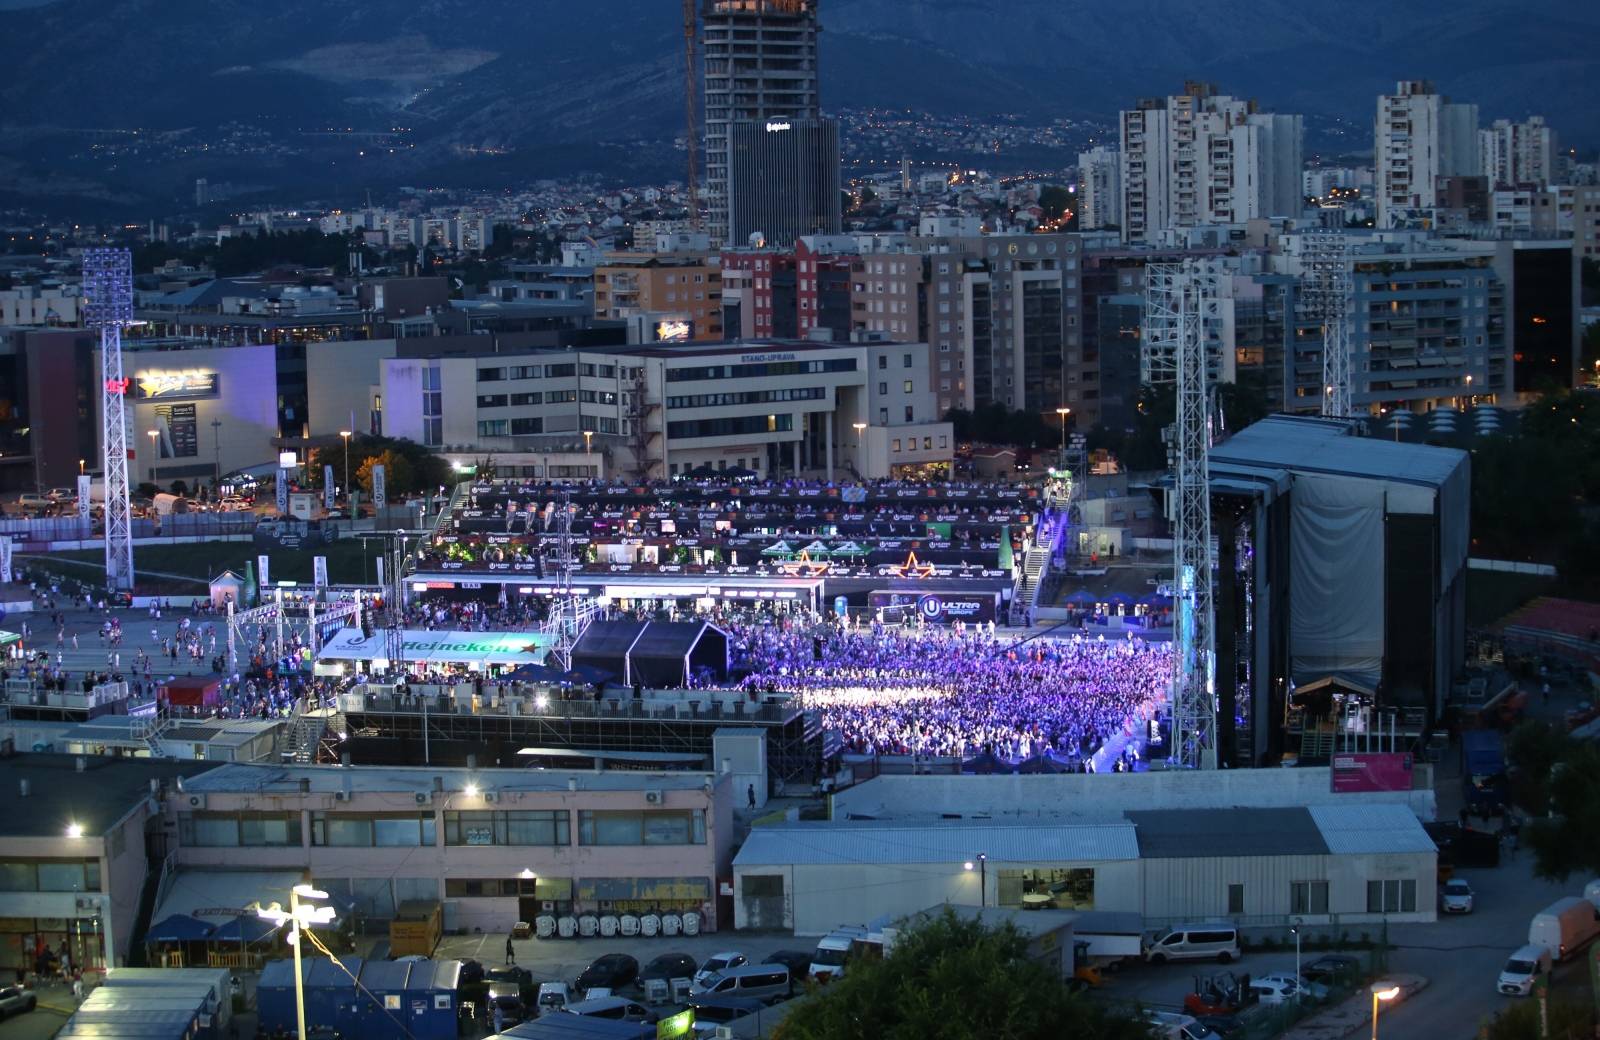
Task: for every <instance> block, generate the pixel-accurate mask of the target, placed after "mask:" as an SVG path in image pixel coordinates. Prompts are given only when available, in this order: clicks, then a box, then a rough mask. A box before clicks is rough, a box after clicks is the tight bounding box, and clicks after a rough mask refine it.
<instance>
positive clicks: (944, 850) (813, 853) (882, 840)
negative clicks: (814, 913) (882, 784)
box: [733, 822, 1139, 867]
mask: <svg viewBox="0 0 1600 1040" xmlns="http://www.w3.org/2000/svg"><path fill="white" fill-rule="evenodd" d="M979 853H983V854H984V855H986V856H987V857H988V860H989V863H990V864H991V865H994V864H999V863H1052V862H1053V863H1062V862H1095V861H1102V860H1131V859H1138V858H1139V845H1138V842H1137V841H1135V839H1134V832H1133V825H1132V824H1129V823H1126V822H1122V823H1105V824H1087V825H1042V826H1033V827H1018V826H1015V825H987V826H986V825H973V824H970V823H960V824H929V825H928V826H922V827H904V826H876V827H867V826H852V827H837V826H832V825H828V824H824V825H821V826H807V825H805V824H788V825H784V826H778V827H757V828H755V829H753V830H752V831H751V832H750V837H749V838H747V839H746V840H745V843H744V847H743V848H742V849H740V850H739V854H738V855H737V856H735V857H734V859H733V862H734V865H735V866H747V867H748V866H769V865H770V866H778V865H788V864H805V865H827V864H850V863H866V864H885V863H962V862H965V861H967V860H970V859H972V858H973V857H974V856H976V855H978V854H979Z"/></svg>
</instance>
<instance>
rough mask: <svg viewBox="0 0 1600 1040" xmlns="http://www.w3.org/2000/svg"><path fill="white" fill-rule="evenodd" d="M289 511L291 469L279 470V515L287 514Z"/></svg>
mask: <svg viewBox="0 0 1600 1040" xmlns="http://www.w3.org/2000/svg"><path fill="white" fill-rule="evenodd" d="M288 513H289V471H288V470H286V469H280V470H278V515H279V516H287V515H288Z"/></svg>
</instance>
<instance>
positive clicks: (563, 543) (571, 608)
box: [545, 487, 599, 670]
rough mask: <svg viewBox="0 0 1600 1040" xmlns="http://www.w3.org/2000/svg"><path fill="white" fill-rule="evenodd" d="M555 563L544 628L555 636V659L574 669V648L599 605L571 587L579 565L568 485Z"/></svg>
mask: <svg viewBox="0 0 1600 1040" xmlns="http://www.w3.org/2000/svg"><path fill="white" fill-rule="evenodd" d="M555 520H556V535H557V536H558V540H557V542H556V546H557V550H556V551H557V552H558V553H560V556H559V557H557V560H556V566H557V567H558V568H559V570H558V572H557V575H556V594H555V595H554V596H553V597H551V600H550V617H549V619H548V620H546V622H545V632H546V633H548V634H549V635H550V636H551V637H553V639H554V645H553V646H552V647H551V650H552V652H554V654H555V656H556V660H557V661H559V662H560V663H561V667H562V668H563V669H564V670H565V669H571V667H572V648H573V647H574V646H576V645H577V643H578V640H579V639H580V638H582V637H583V632H584V629H586V628H588V627H589V622H591V621H593V620H594V618H595V615H596V614H598V613H599V607H598V605H597V604H596V603H595V601H594V600H593V599H591V598H589V597H587V596H578V595H576V594H575V593H574V592H573V591H572V575H573V572H575V571H576V570H577V569H578V557H577V554H576V553H575V552H574V551H573V550H574V544H573V541H572V491H571V490H570V489H569V488H565V487H564V488H562V489H561V508H560V512H558V513H557V514H556V518H555Z"/></svg>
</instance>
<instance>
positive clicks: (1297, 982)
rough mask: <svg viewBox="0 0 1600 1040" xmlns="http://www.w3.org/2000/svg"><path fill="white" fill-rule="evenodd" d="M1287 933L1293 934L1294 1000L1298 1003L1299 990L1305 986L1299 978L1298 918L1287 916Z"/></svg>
mask: <svg viewBox="0 0 1600 1040" xmlns="http://www.w3.org/2000/svg"><path fill="white" fill-rule="evenodd" d="M1289 920H1290V921H1291V922H1293V923H1292V924H1290V926H1289V934H1290V935H1292V936H1294V1002H1295V1003H1296V1004H1298V1003H1300V991H1301V990H1302V989H1303V988H1304V987H1305V981H1304V980H1303V979H1301V978H1300V918H1298V917H1291V918H1289Z"/></svg>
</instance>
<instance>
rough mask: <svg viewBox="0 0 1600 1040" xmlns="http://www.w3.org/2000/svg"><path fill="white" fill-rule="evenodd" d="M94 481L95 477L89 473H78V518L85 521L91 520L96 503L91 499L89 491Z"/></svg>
mask: <svg viewBox="0 0 1600 1040" xmlns="http://www.w3.org/2000/svg"><path fill="white" fill-rule="evenodd" d="M93 483H94V478H93V477H91V476H89V474H87V473H79V474H78V519H79V520H82V521H83V522H84V523H88V522H89V518H90V516H91V515H92V512H91V511H92V509H93V507H94V503H93V502H91V501H90V500H89V492H90V489H91V488H92V486H93Z"/></svg>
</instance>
